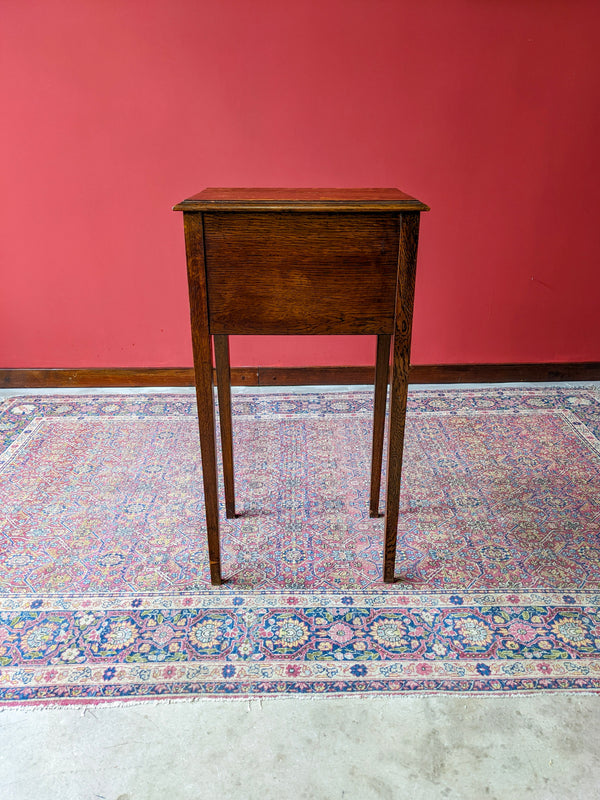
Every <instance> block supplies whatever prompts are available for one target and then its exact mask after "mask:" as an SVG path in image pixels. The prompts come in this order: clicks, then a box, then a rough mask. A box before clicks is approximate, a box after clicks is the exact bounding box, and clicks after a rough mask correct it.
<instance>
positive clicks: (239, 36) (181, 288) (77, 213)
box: [0, 0, 600, 368]
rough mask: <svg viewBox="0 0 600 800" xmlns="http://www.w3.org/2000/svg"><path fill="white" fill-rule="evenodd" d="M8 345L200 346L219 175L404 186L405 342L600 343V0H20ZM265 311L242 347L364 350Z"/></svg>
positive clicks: (55, 363)
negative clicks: (191, 298) (192, 221)
mask: <svg viewBox="0 0 600 800" xmlns="http://www.w3.org/2000/svg"><path fill="white" fill-rule="evenodd" d="M1 15H2V27H3V30H4V32H5V34H8V35H7V36H5V42H4V44H3V49H2V56H1V58H2V63H1V64H0V73H1V75H2V78H1V79H2V81H3V88H2V95H3V99H2V111H3V112H4V118H5V120H6V122H5V123H3V131H2V133H1V134H0V135H1V136H2V150H1V158H2V161H3V163H2V164H1V165H0V172H1V175H2V180H3V181H4V186H3V188H2V191H1V192H0V204H1V208H0V219H1V221H2V236H1V237H0V248H1V259H2V282H1V286H2V292H3V293H2V297H1V298H0V304H1V307H0V366H1V367H22V368H26V367H85V366H87V367H91V366H182V365H188V364H191V348H190V337H189V330H188V325H189V322H188V310H187V295H186V283H185V263H184V261H185V259H184V248H183V236H182V221H181V216H180V215H179V214H175V213H173V212H171V211H170V210H169V209H170V206H171V205H172V204H174V203H175V202H177V201H179V200H181V199H183V198H184V197H187V196H189V195H190V194H193V193H194V192H196V191H198V190H200V189H201V188H203V187H205V186H220V185H222V186H244V185H246V186H294V185H297V186H340V187H341V186H398V187H399V188H401V189H404V190H405V191H407V192H409V193H411V194H414V195H416V196H417V197H419V199H422V200H423V201H425V202H426V203H428V204H429V205H431V207H432V211H431V212H429V214H427V215H425V218H424V219H423V224H422V228H421V249H420V261H419V275H418V283H417V296H416V308H415V330H414V340H413V361H414V362H415V363H448V362H450V363H451V362H503V361H504V362H528V361H530V362H531V361H533V362H536V361H578V360H582V361H585V360H600V325H599V324H598V322H599V317H600V313H599V308H600V302H599V297H600V270H599V268H598V267H599V264H600V235H599V231H600V226H599V225H598V221H597V219H596V217H597V214H598V211H599V209H600V202H599V200H600V198H599V184H600V182H599V180H598V178H599V175H600V172H599V169H598V166H599V164H598V160H599V156H598V153H599V147H600V125H599V122H600V103H599V97H600V86H599V83H600V81H599V78H600V58H599V53H600V3H598V2H596V0H590V1H589V2H586V1H585V0H577V2H572V0H562V1H561V2H558V1H557V0H545V2H540V0H519V2H509V1H508V0H486V2H476V1H475V0H470V1H467V0H420V2H414V0H411V2H404V0H315V1H314V2H313V1H312V0H309V1H308V2H306V1H305V0H293V2H292V1H291V0H252V2H249V0H78V2H73V1H69V2H67V0H37V2H36V0H26V1H25V2H24V0H3V2H2V9H1ZM373 356H374V342H373V341H372V340H371V339H370V338H367V337H365V338H361V337H356V338H349V337H339V338H338V337H331V338H328V337H324V338H319V339H318V340H316V339H315V338H313V337H307V338H304V337H294V338H284V339H273V338H272V337H253V338H243V339H236V340H234V341H233V342H232V361H233V363H234V364H237V365H256V364H263V365H277V364H282V363H283V364H289V365H304V364H367V363H370V362H372V360H373Z"/></svg>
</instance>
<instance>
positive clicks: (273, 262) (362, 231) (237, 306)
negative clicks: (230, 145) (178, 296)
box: [203, 212, 400, 334]
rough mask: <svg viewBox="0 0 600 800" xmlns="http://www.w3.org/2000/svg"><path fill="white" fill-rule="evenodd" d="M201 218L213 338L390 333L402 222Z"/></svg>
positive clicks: (331, 217) (380, 217)
mask: <svg viewBox="0 0 600 800" xmlns="http://www.w3.org/2000/svg"><path fill="white" fill-rule="evenodd" d="M203 218H204V242H205V253H206V272H207V286H208V307H209V318H210V321H209V324H210V331H211V333H213V334H357V333H364V334H377V333H391V332H392V329H393V320H394V298H395V289H396V274H397V267H398V243H399V229H400V216H399V215H398V214H397V213H373V214H365V213H298V212H297V213H289V212H280V213H268V214H265V213H250V212H248V213H247V212H239V213H235V214H232V213H230V212H222V213H218V212H214V213H212V212H211V213H208V212H205V213H204V214H203Z"/></svg>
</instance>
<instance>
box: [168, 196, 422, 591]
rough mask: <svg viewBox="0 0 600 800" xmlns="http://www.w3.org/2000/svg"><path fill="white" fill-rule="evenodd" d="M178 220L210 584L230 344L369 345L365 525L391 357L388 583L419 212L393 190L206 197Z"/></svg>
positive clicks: (187, 205)
mask: <svg viewBox="0 0 600 800" xmlns="http://www.w3.org/2000/svg"><path fill="white" fill-rule="evenodd" d="M174 210H175V211H183V222H184V229H185V243H186V253H187V269H188V282H189V293H190V312H191V321H192V342H193V349H194V369H195V374H196V396H197V401H198V422H199V427H200V449H201V453H202V473H203V480H204V495H205V504H206V522H207V529H208V553H209V560H210V577H211V582H212V583H213V584H215V585H219V584H220V583H221V580H222V579H221V558H220V548H219V511H218V494H217V459H216V435H215V408H214V399H213V357H212V349H211V336H213V337H214V351H215V361H216V375H217V391H218V400H219V410H220V424H221V441H222V446H223V473H224V486H225V507H226V514H227V517H234V516H235V500H234V480H233V444H232V431H231V392H230V369H229V338H228V337H229V334H252V335H255V334H371V335H373V334H374V335H376V336H377V356H376V366H375V414H374V423H373V449H372V462H371V499H370V514H371V516H372V517H377V516H379V493H380V483H381V465H382V455H383V440H384V421H385V407H386V395H387V383H388V368H389V362H390V345H391V350H392V363H391V377H390V383H391V391H390V410H389V422H388V464H387V491H386V499H385V526H384V527H385V534H384V547H383V579H384V581H386V582H387V583H392V582H393V581H394V564H395V560H396V534H397V527H398V509H399V502H400V476H401V470H402V451H403V445H404V420H405V414H406V397H407V389H408V368H409V358H410V338H411V327H412V312H413V297H414V287H415V270H416V262H417V243H418V237H419V219H420V213H421V211H428V210H429V209H428V207H427V206H426V205H425V204H424V203H421V202H420V201H419V200H415V199H414V198H413V197H409V196H408V195H406V194H404V193H403V192H401V191H399V190H398V189H205V190H204V191H203V192H200V193H199V194H196V195H194V196H193V197H190V198H189V199H188V200H184V201H183V202H181V203H179V204H178V205H176V206H175V208H174Z"/></svg>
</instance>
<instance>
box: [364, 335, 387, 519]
mask: <svg viewBox="0 0 600 800" xmlns="http://www.w3.org/2000/svg"><path fill="white" fill-rule="evenodd" d="M390 342H391V336H389V335H386V334H382V335H380V336H378V337H377V354H376V357H375V396H374V399H373V443H372V448H371V498H370V504H369V514H370V515H371V516H372V517H378V516H379V494H380V491H381V466H382V462H383V439H384V433H385V406H386V401H387V386H388V379H389V364H390Z"/></svg>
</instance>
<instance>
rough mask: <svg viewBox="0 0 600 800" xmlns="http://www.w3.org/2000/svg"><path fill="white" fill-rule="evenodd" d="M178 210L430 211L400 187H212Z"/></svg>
mask: <svg viewBox="0 0 600 800" xmlns="http://www.w3.org/2000/svg"><path fill="white" fill-rule="evenodd" d="M174 210H175V211H212V210H219V211H257V210H264V211H293V212H303V211H344V210H348V211H359V212H361V213H368V212H371V211H382V210H384V211H428V210H429V208H428V206H426V205H425V204H424V203H421V201H420V200H416V199H415V198H414V197H411V196H410V195H408V194H405V193H404V192H401V191H400V190H399V189H390V188H385V189H315V188H304V189H284V188H255V189H248V188H240V189H232V188H210V189H204V190H203V191H202V192H198V193H197V194H195V195H192V196H191V197H189V198H188V199H187V200H183V201H182V202H181V203H178V204H177V205H176V206H174Z"/></svg>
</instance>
